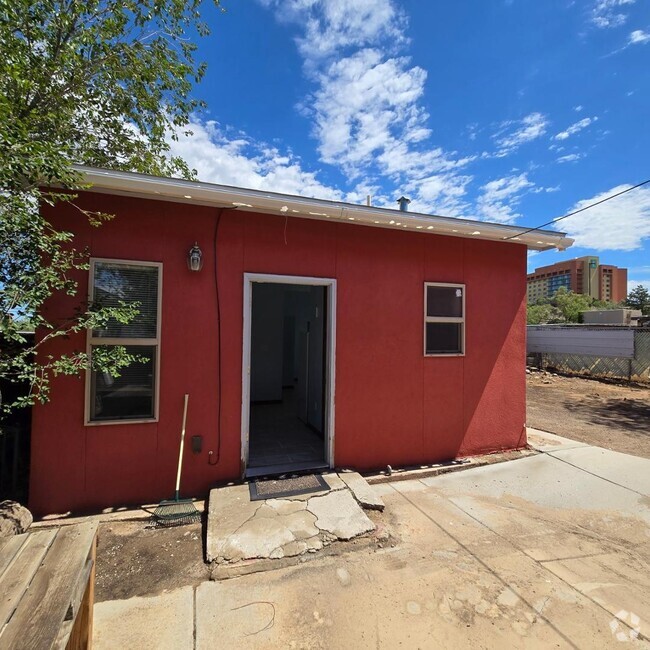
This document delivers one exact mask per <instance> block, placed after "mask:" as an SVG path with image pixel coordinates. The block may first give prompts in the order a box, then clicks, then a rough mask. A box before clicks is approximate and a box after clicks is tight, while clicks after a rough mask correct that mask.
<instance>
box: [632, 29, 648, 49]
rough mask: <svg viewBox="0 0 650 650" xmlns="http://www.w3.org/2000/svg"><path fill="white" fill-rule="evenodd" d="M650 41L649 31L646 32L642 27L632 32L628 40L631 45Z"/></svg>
mask: <svg viewBox="0 0 650 650" xmlns="http://www.w3.org/2000/svg"><path fill="white" fill-rule="evenodd" d="M648 41H650V34H648V33H647V32H644V31H643V30H642V29H635V30H634V31H633V32H632V33H631V34H630V38H629V40H628V43H629V44H630V45H638V44H641V45H644V44H645V43H647V42H648Z"/></svg>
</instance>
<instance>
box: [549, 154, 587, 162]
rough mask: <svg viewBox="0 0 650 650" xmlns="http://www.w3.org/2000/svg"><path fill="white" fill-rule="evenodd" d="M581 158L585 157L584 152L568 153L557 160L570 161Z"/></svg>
mask: <svg viewBox="0 0 650 650" xmlns="http://www.w3.org/2000/svg"><path fill="white" fill-rule="evenodd" d="M581 158H584V154H582V153H568V154H566V155H565V156H559V157H558V158H556V159H555V160H556V161H557V162H559V163H568V162H577V161H578V160H580V159H581Z"/></svg>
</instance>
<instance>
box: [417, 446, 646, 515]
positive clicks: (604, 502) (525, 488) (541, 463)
mask: <svg viewBox="0 0 650 650" xmlns="http://www.w3.org/2000/svg"><path fill="white" fill-rule="evenodd" d="M603 451H605V452H606V453H607V454H615V452H609V451H607V450H603ZM637 460H642V461H643V463H642V464H643V466H644V467H646V474H650V460H645V459H636V458H635V459H634V461H633V466H634V467H635V468H636V467H637ZM550 467H552V468H553V469H552V471H549V468H550ZM422 483H423V484H425V485H428V486H430V487H435V488H436V490H439V491H442V492H443V493H445V494H451V492H453V493H454V496H457V495H458V493H459V491H460V492H461V493H463V494H465V495H468V496H479V497H494V498H500V497H503V496H504V495H509V496H511V497H520V498H521V499H524V500H525V501H527V502H530V503H535V504H538V505H540V506H543V507H545V508H559V509H561V510H570V509H583V510H610V511H612V512H614V513H617V514H627V515H630V516H634V517H642V518H643V519H645V520H646V521H648V522H650V503H648V500H647V498H644V497H642V496H641V495H639V494H637V493H636V492H633V491H631V490H629V489H628V488H626V487H623V485H622V481H621V484H614V483H612V482H611V481H610V480H606V479H604V478H601V477H599V476H598V475H595V474H593V473H590V472H589V471H588V470H585V469H582V468H580V467H575V466H573V465H570V464H568V463H566V462H562V461H561V460H560V459H558V458H554V454H538V455H536V456H529V457H528V458H522V459H520V460H517V461H514V462H511V463H499V464H497V465H489V466H485V467H480V468H477V469H474V470H471V471H467V472H458V473H456V474H446V475H444V476H439V477H436V478H431V479H426V478H425V479H422Z"/></svg>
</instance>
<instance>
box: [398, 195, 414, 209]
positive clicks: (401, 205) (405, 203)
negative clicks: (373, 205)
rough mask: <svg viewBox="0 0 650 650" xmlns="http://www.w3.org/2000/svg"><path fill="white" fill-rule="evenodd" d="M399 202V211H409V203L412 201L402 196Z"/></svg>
mask: <svg viewBox="0 0 650 650" xmlns="http://www.w3.org/2000/svg"><path fill="white" fill-rule="evenodd" d="M397 202H398V203H399V209H400V210H401V211H402V212H408V211H409V203H410V202H411V199H407V198H406V197H405V196H400V197H399V199H397Z"/></svg>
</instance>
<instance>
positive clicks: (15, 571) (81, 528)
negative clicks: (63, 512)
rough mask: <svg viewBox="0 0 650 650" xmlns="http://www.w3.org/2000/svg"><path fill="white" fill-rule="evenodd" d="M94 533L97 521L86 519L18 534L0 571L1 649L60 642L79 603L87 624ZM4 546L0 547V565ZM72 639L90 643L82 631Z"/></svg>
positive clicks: (89, 619)
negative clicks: (17, 545)
mask: <svg viewBox="0 0 650 650" xmlns="http://www.w3.org/2000/svg"><path fill="white" fill-rule="evenodd" d="M96 534H97V524H96V523H92V522H91V523H84V524H78V525H73V526H64V527H62V528H58V529H53V530H43V531H38V532H35V533H27V534H26V535H25V536H24V537H26V538H27V539H26V540H25V541H24V542H23V543H22V545H21V546H20V548H19V549H18V551H17V552H14V554H13V559H12V560H11V562H10V563H9V565H8V566H7V567H6V569H5V571H4V572H3V573H2V574H0V594H2V595H1V596H0V647H1V648H3V649H5V648H7V649H9V648H39V649H40V648H54V647H66V645H67V644H68V640H69V637H70V635H71V633H72V631H73V628H74V627H75V625H74V624H75V620H76V619H77V617H78V615H79V613H80V612H81V611H83V606H84V605H86V606H87V607H86V611H85V614H84V616H85V617H86V623H87V624H88V626H89V627H90V628H91V627H92V602H89V598H90V597H92V589H91V591H90V593H89V588H88V584H89V580H92V581H94V560H95V556H94V552H95V539H96ZM20 537H23V536H20ZM5 550H6V546H5V547H3V548H2V549H0V566H1V565H2V563H3V560H2V558H3V557H4V552H5ZM10 551H15V549H14V548H13V547H12V548H11V549H10ZM87 593H88V595H89V598H86V594H87ZM88 606H89V608H90V612H88V611H87V610H88ZM5 624H6V625H5ZM3 625H5V627H4V629H2V627H3ZM75 638H78V639H80V640H81V643H80V644H79V645H77V646H76V647H80V648H81V647H86V648H87V647H90V641H91V639H90V638H89V635H88V632H86V633H77V634H76V637H75Z"/></svg>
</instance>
